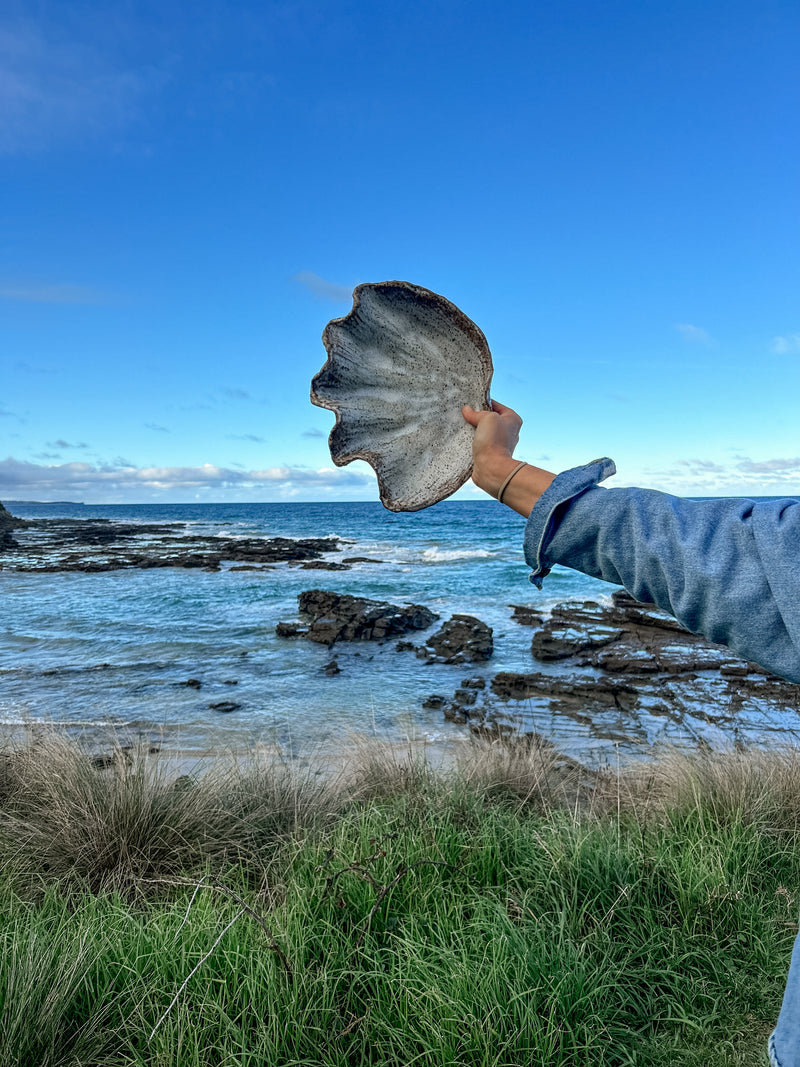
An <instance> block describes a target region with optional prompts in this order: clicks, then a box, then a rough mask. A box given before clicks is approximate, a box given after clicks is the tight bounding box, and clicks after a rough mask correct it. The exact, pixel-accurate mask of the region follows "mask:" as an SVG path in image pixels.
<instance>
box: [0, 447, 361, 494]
mask: <svg viewBox="0 0 800 1067" xmlns="http://www.w3.org/2000/svg"><path fill="white" fill-rule="evenodd" d="M374 484H375V480H374V477H373V476H372V475H371V474H369V473H367V472H362V471H359V470H347V471H344V470H338V469H335V468H331V467H323V468H320V469H318V470H313V469H309V468H306V467H288V466H281V467H267V468H266V469H264V470H250V471H248V470H237V469H234V468H232V467H218V466H216V465H215V464H213V463H204V464H203V465H202V466H199V467H137V466H135V465H134V464H132V463H130V462H129V461H127V460H124V459H122V458H120V459H119V460H117V461H115V462H114V463H110V464H92V463H77V462H76V463H60V464H57V465H45V464H38V463H30V462H27V461H22V460H17V459H13V458H12V457H9V458H8V459H6V460H3V461H2V462H0V499H2V497H3V496H16V495H17V494H19V493H24V494H42V495H45V496H46V495H49V494H58V495H59V496H62V497H63V495H64V494H71V495H79V496H81V497H82V498H85V497H87V496H88V497H90V498H92V499H98V498H99V497H100V496H103V497H104V498H111V497H115V496H120V495H122V496H124V497H125V498H126V499H132V498H133V496H134V495H135V493H136V491H145V492H147V493H148V494H149V495H152V494H153V493H157V494H161V493H164V494H169V493H174V492H180V491H185V490H190V489H192V490H193V489H201V490H206V489H211V490H217V491H220V492H224V491H225V490H230V489H247V490H249V491H251V492H252V491H253V490H260V491H266V490H273V491H275V492H277V493H278V494H279V495H281V496H292V495H294V494H295V493H297V492H301V491H305V490H313V491H318V492H319V491H322V492H325V493H328V492H335V491H338V490H343V489H346V490H358V489H360V490H365V489H367V488H369V487H371V486H374Z"/></svg>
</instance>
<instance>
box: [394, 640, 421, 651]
mask: <svg viewBox="0 0 800 1067" xmlns="http://www.w3.org/2000/svg"><path fill="white" fill-rule="evenodd" d="M394 647H395V648H396V649H397V651H398V652H415V651H416V648H417V646H416V645H415V644H414V643H413V641H398V642H397V644H396V645H395V646H394Z"/></svg>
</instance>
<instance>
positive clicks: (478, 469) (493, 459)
mask: <svg viewBox="0 0 800 1067" xmlns="http://www.w3.org/2000/svg"><path fill="white" fill-rule="evenodd" d="M518 465H519V460H518V459H514V457H513V456H512V455H511V453H510V452H507V451H505V450H504V449H503V450H501V449H497V450H496V451H495V450H492V451H488V450H487V452H486V453H484V454H482V455H481V456H480V458H479V459H476V460H475V466H474V468H473V471H472V480H473V482H474V483H475V484H476V485H477V486H478V488H479V489H483V491H484V492H485V493H488V494H489V496H493V497H495V498H496V497H497V494H498V491H499V490H500V487H501V486H502V484H503V482H504V481H505V480H506V478H507V477H508V476H509V474H510V473H511V472H512V471H513V470H514V468H515V467H516V466H518Z"/></svg>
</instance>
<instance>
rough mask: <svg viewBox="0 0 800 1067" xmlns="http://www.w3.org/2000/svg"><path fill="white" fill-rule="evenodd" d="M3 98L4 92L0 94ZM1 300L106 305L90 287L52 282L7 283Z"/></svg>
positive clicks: (1, 287)
mask: <svg viewBox="0 0 800 1067" xmlns="http://www.w3.org/2000/svg"><path fill="white" fill-rule="evenodd" d="M0 96H2V92H0ZM0 300H21V301H24V302H27V303H32V304H104V303H106V302H107V298H106V296H105V295H104V294H103V293H101V292H100V291H99V289H92V288H91V286H88V285H70V284H67V283H60V282H59V283H51V282H6V283H5V284H2V285H0Z"/></svg>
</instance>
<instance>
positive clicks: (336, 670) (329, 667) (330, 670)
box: [322, 659, 342, 678]
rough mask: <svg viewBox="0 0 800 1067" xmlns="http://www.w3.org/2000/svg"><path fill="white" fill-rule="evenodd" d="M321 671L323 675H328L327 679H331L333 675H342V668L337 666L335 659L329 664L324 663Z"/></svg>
mask: <svg viewBox="0 0 800 1067" xmlns="http://www.w3.org/2000/svg"><path fill="white" fill-rule="evenodd" d="M322 669H323V670H324V671H325V673H326V674H327V675H328V677H331V678H332V677H333V676H334V675H335V674H341V673H342V668H341V667H340V666H339V664H338V663H337V662H336V660H335V659H332V660H331V661H330V663H326V664H325V666H324V667H323V668H322Z"/></svg>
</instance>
